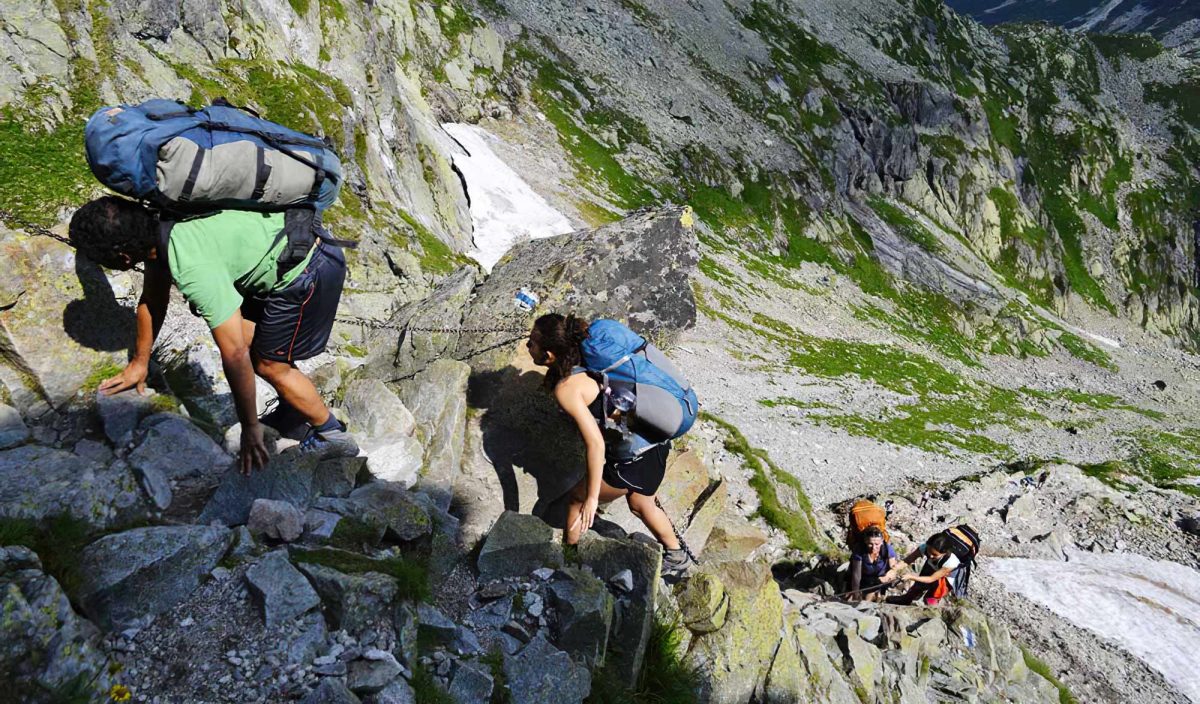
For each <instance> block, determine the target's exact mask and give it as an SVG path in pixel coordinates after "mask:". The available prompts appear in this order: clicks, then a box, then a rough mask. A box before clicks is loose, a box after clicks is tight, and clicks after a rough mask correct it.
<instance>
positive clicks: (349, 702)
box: [300, 677, 361, 704]
mask: <svg viewBox="0 0 1200 704" xmlns="http://www.w3.org/2000/svg"><path fill="white" fill-rule="evenodd" d="M300 704H361V700H360V699H359V698H358V697H356V696H354V692H351V691H350V688H349V687H347V686H346V684H345V683H344V682H342V681H341V680H336V679H333V678H332V677H327V678H325V679H323V680H321V683H320V684H318V685H317V687H316V689H314V690H313V691H311V692H309V693H308V696H306V697H305V698H304V699H302V700H301V701H300Z"/></svg>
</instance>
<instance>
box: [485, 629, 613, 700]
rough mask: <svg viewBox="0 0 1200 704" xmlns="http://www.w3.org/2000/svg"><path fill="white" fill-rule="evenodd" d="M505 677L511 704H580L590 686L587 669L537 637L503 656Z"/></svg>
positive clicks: (540, 637) (590, 681) (589, 674)
mask: <svg viewBox="0 0 1200 704" xmlns="http://www.w3.org/2000/svg"><path fill="white" fill-rule="evenodd" d="M504 677H505V680H506V684H507V685H508V690H509V693H510V695H511V697H512V702H513V704H580V702H582V701H583V698H584V697H586V696H587V695H588V693H589V691H590V690H591V686H592V677H591V673H590V672H589V671H588V669H587V668H586V667H584V666H583V665H577V664H575V662H574V661H573V660H571V656H569V655H567V654H566V653H564V652H563V651H561V650H559V649H558V648H555V647H554V646H553V645H551V644H550V642H549V641H547V640H546V639H545V638H543V637H542V636H540V635H539V636H537V637H535V638H534V639H533V640H532V641H530V643H529V645H526V646H525V647H524V648H523V649H522V650H521V652H519V653H517V654H516V655H508V654H506V655H505V656H504Z"/></svg>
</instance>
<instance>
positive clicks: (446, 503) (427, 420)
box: [400, 359, 471, 511]
mask: <svg viewBox="0 0 1200 704" xmlns="http://www.w3.org/2000/svg"><path fill="white" fill-rule="evenodd" d="M470 376H471V367H470V366H468V365H466V364H464V363H462V362H458V361H455V360H451V359H439V360H437V361H435V362H433V363H432V364H430V365H429V366H428V367H427V368H426V369H425V370H423V371H422V372H420V373H419V374H417V375H416V376H415V377H413V378H412V379H408V380H405V381H403V382H401V384H400V397H401V398H402V399H404V402H405V404H406V405H407V406H408V407H409V408H411V409H412V410H413V417H414V418H416V420H417V434H418V436H419V437H420V439H421V444H422V445H423V446H424V447H425V462H424V466H423V467H422V469H421V474H420V477H421V478H420V479H419V480H418V487H419V488H420V490H421V491H422V492H423V493H425V494H427V495H428V496H429V497H430V498H432V499H433V500H434V502H435V503H436V504H437V506H438V507H439V508H440V509H441V510H442V511H445V510H446V509H448V508H450V500H451V498H453V495H454V481H455V479H456V478H457V477H458V474H459V472H460V468H461V467H462V461H463V452H464V450H465V448H466V437H467V436H466V432H467V379H468V378H469V377H470Z"/></svg>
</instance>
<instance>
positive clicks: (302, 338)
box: [70, 196, 358, 473]
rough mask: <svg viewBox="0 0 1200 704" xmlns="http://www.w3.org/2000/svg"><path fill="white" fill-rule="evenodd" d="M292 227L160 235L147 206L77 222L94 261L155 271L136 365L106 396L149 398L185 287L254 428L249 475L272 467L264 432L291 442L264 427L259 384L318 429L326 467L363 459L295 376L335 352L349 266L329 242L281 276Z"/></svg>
mask: <svg viewBox="0 0 1200 704" xmlns="http://www.w3.org/2000/svg"><path fill="white" fill-rule="evenodd" d="M284 221H285V216H284V214H283V213H258V212H248V211H237V210H224V211H219V212H216V213H212V214H209V215H206V216H203V217H196V218H191V219H187V220H183V221H180V222H176V223H173V224H171V223H160V222H159V220H158V218H157V217H156V216H155V215H154V214H153V213H152V212H151V211H149V210H147V209H146V208H145V207H143V206H142V205H140V204H139V203H136V202H133V201H130V200H125V199H122V198H116V197H112V196H109V197H105V198H100V199H98V200H95V201H92V202H90V203H88V204H87V205H84V206H83V207H82V208H80V209H79V210H78V211H77V212H76V213H75V215H74V217H73V218H72V219H71V226H70V237H71V242H72V243H73V244H74V245H75V246H76V247H77V248H78V250H79V252H80V253H81V254H83V255H84V256H86V257H87V258H88V259H91V260H92V261H94V262H96V263H98V264H100V265H101V266H105V267H108V268H110V269H121V270H126V269H130V268H132V267H133V266H134V265H135V264H139V263H142V262H145V263H146V268H145V282H144V285H143V288H142V295H141V298H140V300H139V301H138V306H137V342H136V345H135V347H134V354H133V358H132V359H131V360H130V362H129V364H128V365H127V366H126V367H125V369H124V370H123V371H122V372H121V373H120V374H118V375H116V376H114V377H112V378H111V379H108V380H106V381H104V382H103V383H102V384H101V386H100V389H101V391H102V392H104V393H106V394H113V393H117V392H119V391H123V390H125V389H129V388H133V387H137V389H138V390H139V391H142V390H143V389H144V388H145V385H146V375H147V370H148V366H149V361H150V350H151V348H152V347H153V345H154V339H155V337H156V336H157V334H158V331H159V329H160V328H161V327H162V323H163V320H164V318H165V317H166V313H167V306H168V304H169V302H170V286H171V284H172V283H174V284H175V286H176V287H177V288H178V289H179V292H180V293H181V294H183V297H184V298H185V299H187V301H188V303H189V304H190V305H191V307H192V309H193V311H195V312H196V313H197V314H199V315H200V316H201V317H202V318H204V320H205V322H207V323H208V326H209V328H210V329H211V330H212V334H213V339H214V340H215V341H216V344H217V348H218V349H219V350H220V353H221V363H222V365H223V366H224V369H225V377H226V379H228V381H229V386H230V389H231V390H232V393H233V401H234V405H235V407H236V408H237V415H238V419H239V420H240V421H241V425H242V442H241V452H240V468H241V471H242V472H243V473H249V472H250V470H251V468H252V467H255V466H263V465H265V464H266V462H267V449H266V445H265V443H264V441H263V423H268V424H271V425H272V426H273V427H277V429H280V430H281V432H283V433H284V434H285V435H286V434H287V433H286V432H285V431H286V429H285V428H279V427H278V426H277V424H276V423H275V422H273V421H272V419H270V418H267V417H264V418H263V419H261V420H262V423H260V419H259V418H258V416H257V410H256V403H255V391H254V375H255V374H256V373H257V374H258V375H259V376H261V377H262V378H263V379H265V380H266V381H267V382H268V383H270V384H271V386H273V387H275V390H276V391H277V392H278V393H279V398H280V400H281V406H283V405H284V404H286V407H288V408H289V409H294V411H295V412H296V414H298V415H299V416H300V417H301V418H302V419H303V420H304V421H306V422H307V424H308V429H307V433H306V436H305V437H304V440H303V442H302V443H301V444H300V448H301V451H302V452H313V453H318V454H320V455H321V456H322V457H344V456H353V455H355V454H357V453H358V446H357V445H356V444H355V442H354V439H353V438H351V437H350V435H349V433H347V432H346V427H345V425H343V424H342V423H341V422H339V421H338V420H337V419H336V418H334V416H333V414H332V413H330V411H329V408H328V407H327V406H326V405H325V402H324V401H322V400H321V397H320V395H319V394H318V393H317V390H316V388H315V387H314V386H313V384H312V382H311V381H309V379H308V377H306V376H305V375H304V374H303V373H302V372H301V371H300V370H299V369H297V368H296V365H295V362H296V361H297V360H302V359H309V358H311V357H314V356H316V355H318V354H320V353H321V352H322V351H324V349H325V345H326V343H327V342H328V340H329V334H330V331H331V329H332V328H333V320H334V313H335V312H336V310H337V306H338V300H339V299H340V298H341V293H342V284H343V282H344V280H345V276H346V260H345V257H344V256H343V254H342V251H341V249H340V248H339V247H337V246H334V245H332V244H330V243H328V242H324V241H321V240H318V241H317V244H315V245H314V246H313V247H312V248H311V249H310V250H308V253H307V254H306V255H305V256H304V258H303V260H301V261H300V262H299V263H298V264H295V265H294V266H291V267H287V268H285V267H284V266H282V265H280V264H279V263H278V260H279V258H280V255H281V253H283V251H284V250H285V248H286V247H287V244H288V243H287V241H286V238H285V237H283V236H282V230H283V226H284ZM163 249H165V251H162V250H163ZM282 415H284V414H283V413H276V414H274V416H275V417H276V418H279V417H280V416H282Z"/></svg>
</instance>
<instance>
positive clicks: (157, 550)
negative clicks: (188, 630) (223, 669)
mask: <svg viewBox="0 0 1200 704" xmlns="http://www.w3.org/2000/svg"><path fill="white" fill-rule="evenodd" d="M232 539H233V534H232V533H231V532H230V530H229V529H228V528H224V527H221V526H156V527H151V528H134V529H133V530H127V531H125V532H123V533H114V534H112V535H106V536H104V537H103V538H100V539H99V540H97V541H96V542H94V543H92V544H91V545H89V546H87V547H86V548H84V550H83V554H82V555H81V556H80V560H79V561H80V572H81V574H82V575H83V576H82V584H81V586H80V594H79V603H80V606H81V607H82V608H83V611H84V613H85V614H87V616H88V617H89V618H91V619H92V620H93V621H95V622H96V623H97V624H99V625H100V626H101V627H102V628H105V629H107V630H111V629H114V628H121V627H124V626H126V625H128V624H131V623H133V622H134V621H137V620H138V619H140V618H142V617H144V616H157V615H158V614H160V613H162V612H164V611H166V610H167V609H170V608H171V607H172V606H174V605H175V604H178V603H179V602H180V601H182V600H183V599H185V598H187V596H188V595H189V594H191V593H192V591H193V590H195V588H196V587H197V586H199V585H200V580H201V579H202V578H203V577H204V575H206V574H208V573H209V572H211V571H212V568H213V567H214V566H216V564H217V561H218V560H220V559H221V557H222V556H223V555H224V554H225V551H226V549H227V548H228V547H229V544H230V542H231V541H232Z"/></svg>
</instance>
